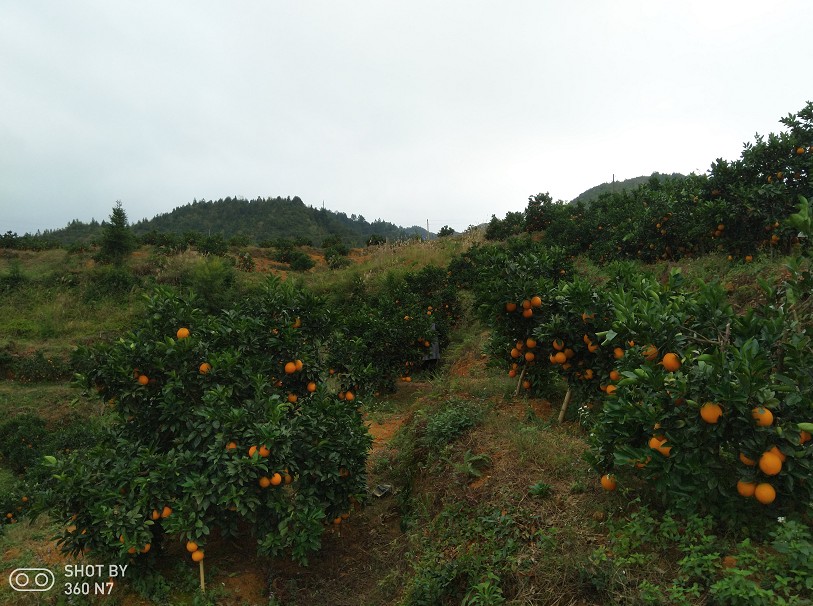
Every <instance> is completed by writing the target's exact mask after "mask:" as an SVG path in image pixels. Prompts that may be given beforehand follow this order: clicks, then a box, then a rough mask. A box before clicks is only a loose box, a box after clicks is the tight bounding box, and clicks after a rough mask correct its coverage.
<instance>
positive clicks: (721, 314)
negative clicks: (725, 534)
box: [591, 272, 813, 521]
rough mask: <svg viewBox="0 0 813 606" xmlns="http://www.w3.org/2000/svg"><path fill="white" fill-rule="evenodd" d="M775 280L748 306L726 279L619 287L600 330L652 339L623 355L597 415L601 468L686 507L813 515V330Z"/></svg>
mask: <svg viewBox="0 0 813 606" xmlns="http://www.w3.org/2000/svg"><path fill="white" fill-rule="evenodd" d="M763 286H764V288H765V291H766V295H767V298H768V303H766V304H764V305H761V306H759V307H758V308H756V309H750V310H749V311H748V312H747V313H746V314H745V315H744V316H738V315H736V314H735V313H734V312H733V310H732V308H731V306H730V305H728V304H727V303H726V296H725V291H724V290H723V289H722V288H721V287H720V286H719V285H717V284H716V283H712V284H704V283H699V284H698V288H697V290H696V292H693V293H690V292H688V291H685V290H684V288H683V283H682V276H681V275H680V274H679V273H677V272H673V273H672V275H671V277H670V281H669V282H668V283H667V284H665V285H660V284H657V283H656V282H654V281H650V280H647V279H644V278H639V279H637V280H632V281H628V282H627V284H626V285H625V286H624V288H623V289H620V290H618V291H616V292H613V293H611V297H612V301H613V307H614V316H615V319H614V321H613V323H612V327H611V328H610V329H608V330H607V331H606V332H604V333H603V334H600V335H598V336H600V337H602V338H603V339H604V341H603V343H605V344H607V345H609V346H613V345H616V344H619V345H620V344H623V343H627V342H629V341H631V340H633V338H634V339H635V340H636V341H637V342H638V343H639V344H645V345H644V346H643V347H639V346H637V345H636V347H634V348H633V349H632V350H631V351H628V352H626V353H625V355H624V356H623V357H621V358H620V359H619V360H618V361H617V364H616V368H617V372H619V374H620V376H621V377H622V380H620V381H619V382H618V383H617V386H616V389H615V390H613V392H612V393H610V394H608V395H607V396H605V398H604V401H603V405H602V406H601V407H600V409H599V411H598V414H596V415H595V416H594V418H593V423H592V424H591V444H592V446H593V452H592V455H591V461H592V463H593V465H594V467H595V469H596V471H598V472H599V473H601V474H602V475H604V474H606V473H607V472H608V471H610V470H614V471H615V472H616V473H617V474H618V476H619V478H620V479H621V480H622V481H623V480H625V479H627V478H628V477H629V476H630V475H632V474H637V475H640V476H641V477H642V479H643V480H645V481H646V482H648V483H649V484H651V486H652V487H653V488H654V490H655V491H656V493H657V494H659V495H660V497H661V498H662V499H663V501H664V502H665V503H666V504H668V505H669V506H671V507H673V508H674V509H675V510H677V511H681V512H686V513H688V512H693V511H698V510H705V511H711V512H712V513H715V514H717V515H720V516H722V517H725V518H726V519H729V520H732V521H742V520H744V519H745V518H746V516H753V515H754V514H755V513H761V514H762V515H776V514H777V513H780V514H782V515H793V514H800V513H801V512H805V513H806V515H811V514H813V508H811V499H813V448H811V446H812V445H813V443H811V440H810V435H809V432H806V428H810V427H811V426H810V425H808V424H809V423H810V422H811V421H813V405H812V402H813V399H811V396H810V377H809V370H808V369H809V368H810V365H811V363H813V355H812V354H811V353H810V351H809V343H810V339H809V337H808V336H807V330H808V328H807V327H805V326H804V325H803V324H801V323H799V322H798V321H796V320H794V319H793V317H792V315H790V314H791V313H792V310H789V309H788V306H787V301H786V299H785V296H784V290H785V289H784V288H781V289H778V288H775V287H771V286H769V285H767V284H764V285H763ZM624 470H628V471H624ZM752 497H753V498H752Z"/></svg>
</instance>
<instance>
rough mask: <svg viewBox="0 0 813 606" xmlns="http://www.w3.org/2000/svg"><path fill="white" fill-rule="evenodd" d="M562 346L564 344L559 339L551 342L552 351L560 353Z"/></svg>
mask: <svg viewBox="0 0 813 606" xmlns="http://www.w3.org/2000/svg"><path fill="white" fill-rule="evenodd" d="M564 346H565V344H564V343H563V342H562V340H561V339H554V340H553V349H555V350H557V351H562V348H563V347H564Z"/></svg>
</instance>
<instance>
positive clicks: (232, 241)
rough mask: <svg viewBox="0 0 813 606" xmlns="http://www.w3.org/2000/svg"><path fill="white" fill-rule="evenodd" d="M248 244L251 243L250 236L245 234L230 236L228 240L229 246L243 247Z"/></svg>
mask: <svg viewBox="0 0 813 606" xmlns="http://www.w3.org/2000/svg"><path fill="white" fill-rule="evenodd" d="M249 244H251V236H247V235H245V234H240V235H237V236H232V237H231V238H229V241H228V245H229V246H238V247H245V246H248V245H249Z"/></svg>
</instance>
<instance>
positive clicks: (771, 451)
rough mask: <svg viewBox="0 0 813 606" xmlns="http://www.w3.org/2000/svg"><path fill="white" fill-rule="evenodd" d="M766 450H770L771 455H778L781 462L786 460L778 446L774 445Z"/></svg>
mask: <svg viewBox="0 0 813 606" xmlns="http://www.w3.org/2000/svg"><path fill="white" fill-rule="evenodd" d="M768 452H770V453H771V454H772V455H775V456H777V457H779V460H780V461H782V462H783V463H784V462H785V461H786V460H787V457H786V456H785V453H783V452H782V451H781V450H779V448H778V447H776V446H774V447H773V448H771V449H770V450H769V451H768Z"/></svg>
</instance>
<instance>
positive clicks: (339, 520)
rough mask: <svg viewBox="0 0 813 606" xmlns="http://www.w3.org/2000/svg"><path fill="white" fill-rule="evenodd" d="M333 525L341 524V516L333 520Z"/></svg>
mask: <svg viewBox="0 0 813 606" xmlns="http://www.w3.org/2000/svg"><path fill="white" fill-rule="evenodd" d="M333 523H334V524H341V523H342V516H339V517H338V518H336V519H335V520H333Z"/></svg>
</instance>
